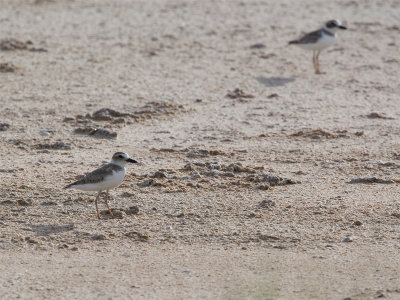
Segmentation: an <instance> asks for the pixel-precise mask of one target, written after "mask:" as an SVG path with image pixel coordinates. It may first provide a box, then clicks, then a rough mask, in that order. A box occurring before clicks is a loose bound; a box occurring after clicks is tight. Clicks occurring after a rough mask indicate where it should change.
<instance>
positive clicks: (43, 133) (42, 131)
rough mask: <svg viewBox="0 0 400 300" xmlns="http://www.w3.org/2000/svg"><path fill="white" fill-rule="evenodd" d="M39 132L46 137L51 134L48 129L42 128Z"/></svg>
mask: <svg viewBox="0 0 400 300" xmlns="http://www.w3.org/2000/svg"><path fill="white" fill-rule="evenodd" d="M39 133H40V135H41V136H44V137H47V136H50V132H48V131H47V130H40V131H39Z"/></svg>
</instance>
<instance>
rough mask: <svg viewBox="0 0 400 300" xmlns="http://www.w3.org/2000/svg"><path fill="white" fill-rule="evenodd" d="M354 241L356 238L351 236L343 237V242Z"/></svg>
mask: <svg viewBox="0 0 400 300" xmlns="http://www.w3.org/2000/svg"><path fill="white" fill-rule="evenodd" d="M352 241H354V238H353V237H351V236H346V237H345V238H344V239H342V243H351V242H352Z"/></svg>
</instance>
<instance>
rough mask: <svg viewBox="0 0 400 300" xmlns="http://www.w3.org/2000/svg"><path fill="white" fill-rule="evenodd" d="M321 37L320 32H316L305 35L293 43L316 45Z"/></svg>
mask: <svg viewBox="0 0 400 300" xmlns="http://www.w3.org/2000/svg"><path fill="white" fill-rule="evenodd" d="M321 37H322V30H316V31H313V32H310V33H308V34H306V35H305V36H303V37H301V38H299V39H298V40H295V41H293V42H294V44H311V43H316V42H317V41H318V40H319V39H320V38H321Z"/></svg>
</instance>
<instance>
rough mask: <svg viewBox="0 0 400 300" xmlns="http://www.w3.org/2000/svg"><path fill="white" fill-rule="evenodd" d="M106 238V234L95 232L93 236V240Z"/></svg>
mask: <svg viewBox="0 0 400 300" xmlns="http://www.w3.org/2000/svg"><path fill="white" fill-rule="evenodd" d="M105 239H106V236H105V235H104V234H94V235H93V236H92V240H94V241H103V240H105Z"/></svg>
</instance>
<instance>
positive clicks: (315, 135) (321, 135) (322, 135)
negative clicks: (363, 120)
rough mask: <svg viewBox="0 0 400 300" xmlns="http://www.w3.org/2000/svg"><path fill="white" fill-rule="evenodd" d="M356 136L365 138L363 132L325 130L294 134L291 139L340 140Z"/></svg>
mask: <svg viewBox="0 0 400 300" xmlns="http://www.w3.org/2000/svg"><path fill="white" fill-rule="evenodd" d="M352 135H354V136H363V135H364V132H363V131H357V132H354V133H351V132H348V131H347V130H336V131H334V132H330V131H326V130H323V129H305V130H300V131H297V132H295V133H292V134H291V135H290V136H291V137H302V138H310V139H314V140H319V139H338V138H350V137H351V136H352Z"/></svg>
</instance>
